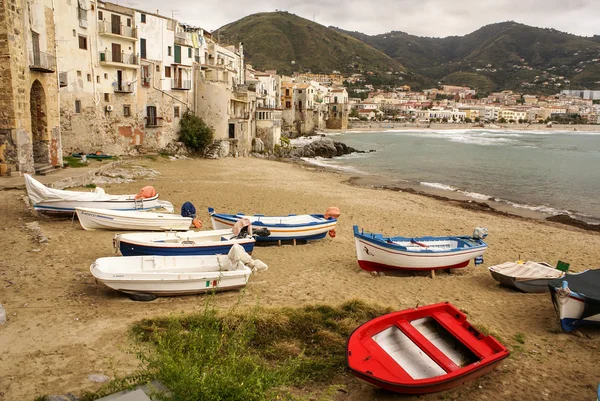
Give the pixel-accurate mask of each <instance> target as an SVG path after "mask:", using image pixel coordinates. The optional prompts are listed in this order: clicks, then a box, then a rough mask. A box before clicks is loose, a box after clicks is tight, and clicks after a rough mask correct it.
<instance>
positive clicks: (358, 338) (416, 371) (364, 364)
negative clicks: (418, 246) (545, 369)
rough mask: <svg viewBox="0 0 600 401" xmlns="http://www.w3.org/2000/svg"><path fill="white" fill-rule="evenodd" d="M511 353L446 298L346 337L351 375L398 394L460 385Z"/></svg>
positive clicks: (376, 321) (372, 323)
mask: <svg viewBox="0 0 600 401" xmlns="http://www.w3.org/2000/svg"><path fill="white" fill-rule="evenodd" d="M509 354H510V352H509V351H508V349H506V347H504V346H503V345H502V344H500V342H498V340H496V339H495V338H494V337H492V336H486V335H484V334H482V333H481V332H479V331H478V330H477V329H476V328H475V327H473V326H472V325H471V324H470V323H469V322H468V321H467V317H466V316H465V314H464V313H462V312H461V311H460V310H458V308H456V307H455V306H453V305H452V304H450V303H448V302H445V303H440V304H435V305H428V306H421V307H418V308H415V309H407V310H403V311H400V312H393V313H389V314H387V315H383V316H380V317H378V318H375V319H373V320H371V321H368V322H367V323H365V324H363V325H362V326H360V327H358V328H357V329H356V330H355V331H354V332H353V333H352V334H351V335H350V338H349V339H348V344H347V346H346V361H347V364H348V367H349V368H350V370H351V371H352V374H354V375H355V376H356V377H358V378H359V379H361V380H364V381H366V382H367V383H370V384H372V385H375V386H378V387H381V388H384V389H386V390H389V391H394V392H397V393H402V394H425V393H433V392H437V391H443V390H448V389H450V388H453V387H456V386H459V385H461V384H463V383H465V382H468V381H471V380H474V379H476V378H477V377H479V376H482V375H484V374H486V373H488V372H490V371H491V370H492V369H494V367H496V366H497V365H498V364H499V363H500V362H501V361H502V360H503V359H505V358H506V357H508V356H509Z"/></svg>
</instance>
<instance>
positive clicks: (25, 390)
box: [0, 125, 600, 401]
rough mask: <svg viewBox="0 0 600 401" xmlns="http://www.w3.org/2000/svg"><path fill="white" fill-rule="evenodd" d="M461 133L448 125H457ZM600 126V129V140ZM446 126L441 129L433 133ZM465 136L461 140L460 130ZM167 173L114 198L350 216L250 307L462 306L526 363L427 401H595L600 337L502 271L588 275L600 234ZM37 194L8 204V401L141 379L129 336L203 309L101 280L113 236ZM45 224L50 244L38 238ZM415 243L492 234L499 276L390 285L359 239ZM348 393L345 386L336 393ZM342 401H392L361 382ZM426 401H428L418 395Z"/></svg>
mask: <svg viewBox="0 0 600 401" xmlns="http://www.w3.org/2000/svg"><path fill="white" fill-rule="evenodd" d="M444 126H448V125H444ZM591 127H593V126H591ZM432 128H433V127H432ZM451 128H458V127H456V126H455V125H452V126H451ZM134 164H138V165H144V166H146V167H149V168H152V169H155V170H158V171H159V172H160V173H161V175H159V176H158V177H156V178H155V179H153V180H152V181H147V180H139V181H136V182H132V183H127V184H110V185H104V186H103V188H104V189H105V190H106V192H107V193H115V194H118V193H137V192H138V190H139V189H140V188H141V187H142V186H145V185H153V186H154V187H155V188H156V189H157V190H158V192H159V193H160V195H161V198H162V199H166V200H169V201H171V202H173V204H175V206H176V207H177V208H179V207H180V206H181V204H182V203H183V202H185V201H191V202H193V203H194V204H195V205H196V208H197V210H198V212H199V213H198V216H199V218H200V219H201V220H202V222H203V223H204V229H210V228H211V227H210V220H209V218H208V212H207V207H209V206H212V207H214V208H215V209H216V210H217V211H221V212H246V213H263V214H270V215H280V214H286V215H287V214H289V213H296V214H302V213H323V212H324V211H325V210H326V208H327V207H329V206H337V207H339V208H340V209H341V211H342V216H341V217H340V219H339V223H338V227H337V237H336V238H333V239H332V238H329V237H328V238H326V239H324V240H322V241H317V242H314V243H309V244H306V245H298V246H292V245H284V246H282V247H277V246H261V247H258V248H257V249H255V252H254V257H256V258H259V259H261V260H262V261H264V262H265V263H267V264H268V265H269V270H268V271H266V272H263V273H260V274H258V275H254V276H252V277H251V279H250V282H249V284H248V287H247V288H246V290H245V293H244V296H243V299H242V300H241V303H242V305H243V306H244V307H253V306H255V305H256V304H259V305H261V306H264V307H274V306H298V305H306V304H314V303H327V304H339V303H342V302H344V301H347V300H350V299H361V300H364V301H367V302H372V303H377V304H381V305H386V306H388V305H389V306H392V307H393V308H395V309H398V310H400V309H406V308H410V307H414V306H416V305H424V304H430V303H437V302H442V301H450V302H452V303H453V304H454V305H456V306H457V307H458V308H460V309H461V310H463V311H464V312H465V313H467V314H468V317H469V321H470V322H471V323H473V324H475V325H476V326H478V327H483V328H485V329H486V330H489V331H490V332H492V333H493V334H494V335H497V336H498V337H499V339H500V340H501V341H502V342H503V343H504V344H505V345H506V346H507V347H508V348H510V349H511V350H512V354H511V356H510V358H509V359H507V360H506V361H504V362H503V363H502V365H501V366H500V367H499V368H498V369H496V370H495V371H493V372H492V373H491V374H489V375H487V376H485V377H482V378H481V379H479V380H477V381H475V382H471V383H467V384H465V385H463V386H461V387H458V388H456V389H454V390H451V391H448V392H444V393H439V394H432V395H428V396H423V397H419V399H423V400H438V399H447V400H461V401H469V400H498V401H500V400H534V399H535V400H592V399H593V397H595V394H596V387H597V385H598V382H599V381H600V367H599V365H598V355H599V354H598V352H599V350H600V330H599V329H594V328H586V329H582V330H580V331H579V332H578V333H576V334H565V333H563V332H562V331H561V329H560V326H559V323H558V319H557V317H556V314H555V312H554V309H553V307H552V303H551V300H550V296H549V295H548V294H523V293H518V292H514V291H512V290H509V289H505V288H502V287H499V286H498V285H497V283H496V281H494V280H493V279H492V277H491V276H490V274H489V272H488V270H487V267H488V266H492V265H494V264H498V263H502V262H506V261H514V260H516V259H518V258H519V257H520V258H521V259H523V260H534V261H546V262H548V263H550V264H553V265H555V264H556V262H557V260H559V259H560V260H563V261H567V262H569V263H570V264H571V270H572V271H576V272H579V271H583V270H585V269H590V268H598V267H600V266H599V263H598V261H599V260H600V235H599V234H598V233H594V232H590V231H584V230H580V229H578V228H575V227H568V226H565V225H561V224H558V223H552V222H544V221H538V220H534V219H527V218H518V219H516V218H511V217H508V216H503V215H500V214H494V213H487V212H481V211H476V210H466V209H464V208H461V207H459V206H457V205H455V204H452V203H449V202H443V201H440V200H436V199H433V198H428V197H424V196H420V195H416V194H411V193H406V192H394V191H389V190H384V189H372V188H366V187H360V186H353V185H349V184H348V183H346V181H347V180H348V179H349V177H348V176H345V175H342V174H338V173H335V172H330V171H324V170H323V169H320V168H317V167H311V166H306V165H298V164H292V163H280V162H276V161H267V160H260V159H254V158H235V159H234V158H227V159H221V160H216V161H215V160H184V161H168V160H166V159H160V158H156V159H155V160H152V159H139V160H137V161H135V162H134ZM23 195H25V192H24V191H18V190H10V191H0V204H1V205H2V206H1V207H0V215H1V219H2V222H3V226H2V229H0V239H1V240H2V243H3V244H4V247H3V251H2V252H1V253H0V303H1V304H2V305H3V307H4V308H5V309H6V314H7V319H8V320H7V322H6V324H4V325H1V326H0V344H1V345H2V346H1V347H0V349H1V352H0V400H2V401H14V400H33V399H34V397H35V396H37V395H42V394H64V393H67V392H72V393H74V394H80V393H81V392H83V391H86V390H96V389H98V388H99V387H100V386H101V384H98V383H93V382H91V381H90V380H89V379H88V376H89V375H90V374H96V373H101V374H106V375H108V376H110V377H113V376H114V375H115V374H126V373H131V372H132V371H133V370H134V369H135V368H136V366H137V365H138V361H137V360H136V358H135V356H134V355H133V354H132V353H131V352H130V351H131V342H130V339H129V337H128V330H129V329H130V327H131V324H132V323H133V322H136V321H138V320H140V319H142V318H147V317H155V316H161V315H165V314H177V315H179V314H181V313H187V312H192V311H195V310H198V309H199V308H201V307H202V305H203V300H204V297H203V296H187V297H173V298H160V299H158V300H156V301H153V302H150V303H143V302H134V301H131V300H129V299H128V298H127V297H126V296H124V295H122V294H120V293H118V292H115V291H112V290H110V289H108V288H106V287H104V286H102V285H99V284H97V283H95V282H94V279H93V277H92V276H91V274H90V272H89V266H90V264H91V263H92V262H93V261H94V260H95V259H96V258H99V257H103V256H112V255H114V250H113V248H112V237H113V235H114V233H112V232H88V231H84V230H82V229H81V227H80V226H79V224H78V222H77V221H75V222H72V221H71V220H70V219H55V218H45V217H40V216H36V215H35V214H34V213H32V212H31V211H29V210H28V209H27V208H26V206H25V204H24V202H23V200H22V196H23ZM32 221H38V222H39V224H40V226H41V228H42V230H43V232H44V233H45V234H46V235H47V236H48V238H49V242H48V244H47V245H44V244H38V243H37V242H35V241H34V240H33V239H32V238H31V236H30V234H29V233H28V231H26V230H24V229H23V226H24V224H25V223H27V222H32ZM353 224H357V225H359V226H360V227H364V228H365V229H366V230H368V231H375V232H377V231H381V232H384V233H389V234H398V235H406V236H423V235H459V234H471V233H472V231H473V229H474V227H476V226H482V227H487V228H488V229H489V233H490V235H489V237H488V239H487V240H486V241H487V242H488V244H489V250H488V251H487V252H486V254H485V255H484V257H485V263H484V264H483V265H480V266H477V267H475V266H474V265H473V264H472V263H471V264H470V265H469V266H468V267H467V268H464V269H460V270H456V271H453V272H452V273H450V274H449V273H439V274H437V277H436V278H435V279H431V278H430V277H429V275H418V274H417V275H412V274H411V275H400V274H387V275H385V276H381V277H374V276H371V275H370V274H368V273H367V272H364V271H362V270H361V269H360V268H359V267H358V264H357V263H356V254H355V249H354V241H353V235H352V225H353ZM239 297H240V292H238V291H234V292H225V293H220V294H218V295H217V296H216V302H217V305H218V307H222V308H226V307H228V306H231V305H233V304H234V303H236V302H237V301H238V299H239ZM336 384H337V383H336ZM340 384H345V385H346V386H347V387H346V390H347V391H346V392H338V394H337V396H336V397H337V398H336V399H337V400H345V401H359V400H375V399H377V400H392V399H397V398H398V397H397V396H394V395H392V394H389V393H385V392H381V391H378V390H374V389H373V388H371V387H369V386H367V385H365V384H362V383H359V382H358V381H356V380H354V379H352V378H351V377H348V378H347V379H346V380H345V381H340ZM414 398H415V399H416V397H414ZM409 399H412V398H409Z"/></svg>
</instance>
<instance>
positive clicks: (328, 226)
mask: <svg viewBox="0 0 600 401" xmlns="http://www.w3.org/2000/svg"><path fill="white" fill-rule="evenodd" d="M208 212H209V214H210V218H211V221H212V226H213V228H214V229H215V230H224V229H231V228H232V227H233V225H234V224H235V223H236V222H237V221H238V220H240V219H243V218H246V219H248V220H250V222H251V223H252V227H254V229H255V230H256V229H261V228H266V229H268V230H269V231H270V235H269V236H267V237H256V240H257V241H284V240H317V239H323V238H325V236H326V235H327V233H330V235H331V236H335V231H333V232H332V230H334V229H335V225H336V224H337V219H336V218H335V217H329V216H328V217H326V215H323V214H302V215H295V214H290V215H288V216H264V215H262V214H255V215H245V214H243V213H238V214H222V213H215V210H214V209H213V208H208ZM338 212H339V211H338ZM338 216H339V214H338Z"/></svg>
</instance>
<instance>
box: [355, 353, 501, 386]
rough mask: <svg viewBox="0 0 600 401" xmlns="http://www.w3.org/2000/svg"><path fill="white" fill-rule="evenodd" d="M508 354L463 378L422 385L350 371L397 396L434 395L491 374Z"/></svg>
mask: <svg viewBox="0 0 600 401" xmlns="http://www.w3.org/2000/svg"><path fill="white" fill-rule="evenodd" d="M508 355H509V354H508V352H507V353H506V356H504V357H503V358H501V359H499V360H498V361H496V362H493V363H491V364H489V365H485V366H484V367H482V368H480V369H477V370H474V371H472V372H471V373H468V374H466V375H464V376H458V377H456V378H454V379H451V380H446V381H443V379H442V380H441V381H440V382H439V383H431V384H424V385H418V384H415V385H402V384H396V383H390V382H386V381H383V380H379V379H377V378H376V377H373V376H368V375H365V374H364V373H361V372H357V371H355V370H352V373H353V374H354V375H355V376H356V377H358V378H359V379H361V380H364V381H366V382H367V383H370V384H372V385H374V386H377V387H380V388H383V389H385V390H389V391H393V392H395V393H399V394H428V393H436V392H438V391H444V390H449V389H451V388H454V387H456V386H460V385H461V384H463V383H466V382H468V381H472V380H475V379H477V378H478V377H480V376H483V375H484V374H486V373H489V372H491V371H492V370H493V369H494V368H495V367H496V366H497V365H498V364H499V363H500V362H501V361H502V360H503V359H504V358H506V357H507V356H508Z"/></svg>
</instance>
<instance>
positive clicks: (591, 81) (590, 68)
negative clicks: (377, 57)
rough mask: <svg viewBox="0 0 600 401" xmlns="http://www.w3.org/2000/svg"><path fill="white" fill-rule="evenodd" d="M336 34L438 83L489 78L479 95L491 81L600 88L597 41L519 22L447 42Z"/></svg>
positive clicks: (551, 88)
mask: <svg viewBox="0 0 600 401" xmlns="http://www.w3.org/2000/svg"><path fill="white" fill-rule="evenodd" d="M334 29H337V28H334ZM337 30H338V31H339V32H342V33H345V34H348V35H350V36H354V37H355V38H357V39H360V40H362V41H363V42H365V43H367V44H369V45H371V46H373V47H374V48H376V49H379V50H381V51H383V52H384V53H386V54H387V55H389V56H390V57H393V58H394V59H396V60H398V61H399V62H400V63H402V64H403V65H405V66H406V67H407V68H410V69H412V70H413V71H414V72H415V73H418V74H421V75H423V76H425V77H427V78H429V79H431V80H432V81H434V82H437V81H441V82H446V79H447V77H448V78H450V79H451V81H452V83H454V82H456V77H457V76H456V74H457V73H460V74H459V75H458V76H459V77H460V81H461V82H464V83H466V84H469V85H471V86H474V87H477V86H478V84H479V85H480V84H482V82H483V81H482V80H481V79H482V77H484V78H486V81H485V82H483V83H484V85H482V87H481V88H478V89H480V90H484V87H486V88H487V87H488V84H489V82H491V83H492V87H493V89H495V90H497V89H522V88H533V89H534V90H535V89H537V90H539V91H550V92H556V90H557V89H564V88H568V87H573V88H581V87H587V88H589V89H598V88H600V71H599V68H598V67H597V66H598V62H597V61H593V60H597V59H600V43H599V42H600V39H599V37H598V36H595V37H593V38H587V37H580V36H576V35H571V34H567V33H563V32H559V31H557V30H555V29H544V28H535V27H531V26H527V25H523V24H519V23H515V22H503V23H498V24H492V25H487V26H484V27H483V28H481V29H478V30H477V31H475V32H473V33H470V34H468V35H465V36H450V37H447V38H427V37H419V36H414V35H409V34H407V33H404V32H397V31H394V32H389V33H386V34H381V35H374V36H369V35H365V34H362V33H359V32H348V31H343V30H340V29H337ZM469 77H471V78H472V80H470V79H469ZM536 77H537V78H536ZM560 77H562V78H560ZM565 80H566V81H565ZM568 81H570V83H569V82H568ZM447 83H450V81H448V82H447ZM559 84H560V85H559Z"/></svg>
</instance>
